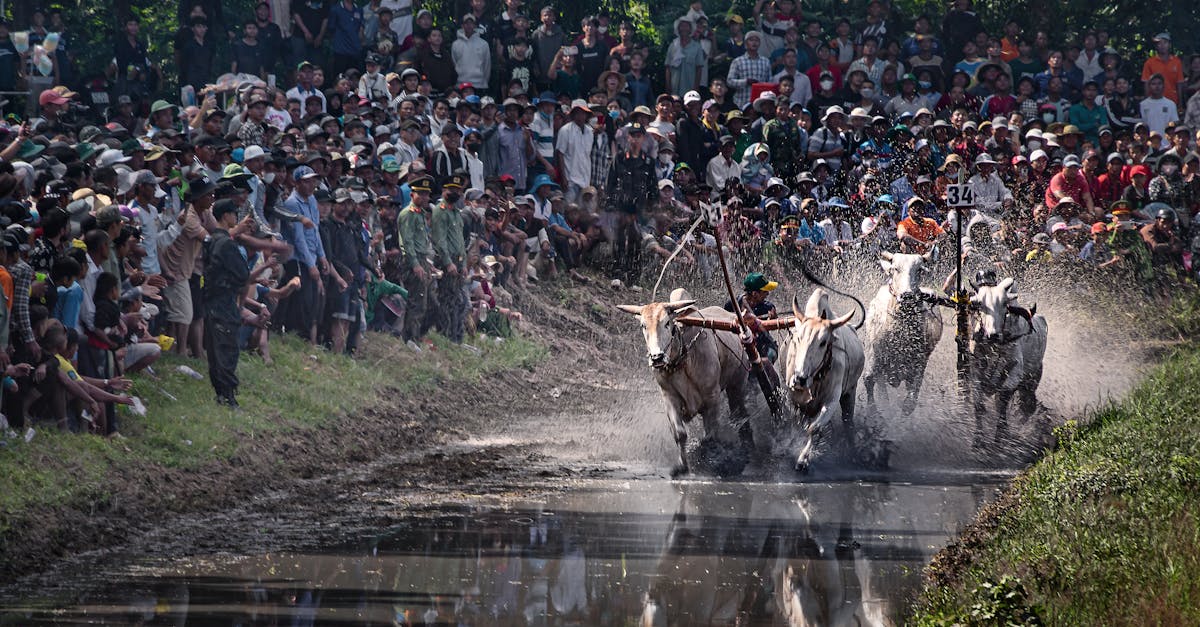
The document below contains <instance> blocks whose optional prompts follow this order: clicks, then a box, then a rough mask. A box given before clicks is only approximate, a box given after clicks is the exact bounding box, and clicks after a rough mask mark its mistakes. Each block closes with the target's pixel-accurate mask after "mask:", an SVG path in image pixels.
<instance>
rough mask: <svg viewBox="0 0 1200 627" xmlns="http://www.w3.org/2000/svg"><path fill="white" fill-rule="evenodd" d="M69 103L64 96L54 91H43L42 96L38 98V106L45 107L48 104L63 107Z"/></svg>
mask: <svg viewBox="0 0 1200 627" xmlns="http://www.w3.org/2000/svg"><path fill="white" fill-rule="evenodd" d="M67 102H68V101H67V99H66V98H64V97H63V95H62V94H60V93H58V92H57V91H54V90H53V89H46V90H43V91H42V93H41V95H39V96H38V104H39V105H41V106H43V107H44V106H46V105H48V104H56V105H63V104H67Z"/></svg>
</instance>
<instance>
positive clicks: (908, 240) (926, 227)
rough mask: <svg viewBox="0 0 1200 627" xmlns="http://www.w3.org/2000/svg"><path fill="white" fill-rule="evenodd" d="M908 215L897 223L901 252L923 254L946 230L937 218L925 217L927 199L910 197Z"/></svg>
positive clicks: (907, 205)
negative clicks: (939, 224)
mask: <svg viewBox="0 0 1200 627" xmlns="http://www.w3.org/2000/svg"><path fill="white" fill-rule="evenodd" d="M906 208H907V209H908V217H906V218H904V219H903V220H901V221H900V223H899V224H897V225H896V238H897V239H899V240H900V250H901V252H905V253H910V254H916V255H923V254H925V253H927V252H929V248H930V246H932V245H933V243H934V241H935V240H937V239H938V238H940V237H941V236H942V235H944V234H945V232H944V231H943V230H942V227H940V226H938V223H937V220H931V219H929V218H927V217H925V201H924V200H922V199H921V198H918V197H915V196H914V197H913V198H909V199H908V203H907V204H906Z"/></svg>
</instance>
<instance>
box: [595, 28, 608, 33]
mask: <svg viewBox="0 0 1200 627" xmlns="http://www.w3.org/2000/svg"><path fill="white" fill-rule="evenodd" d="M596 30H597V31H599V33H600V34H601V35H603V34H604V33H607V32H608V27H607V26H597V27H596Z"/></svg>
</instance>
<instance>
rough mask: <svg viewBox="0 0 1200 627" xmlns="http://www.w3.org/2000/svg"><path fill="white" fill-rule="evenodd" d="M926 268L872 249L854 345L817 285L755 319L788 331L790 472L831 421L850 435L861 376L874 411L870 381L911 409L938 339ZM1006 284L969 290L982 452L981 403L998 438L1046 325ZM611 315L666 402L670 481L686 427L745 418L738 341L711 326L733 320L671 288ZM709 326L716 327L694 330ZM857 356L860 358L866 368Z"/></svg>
mask: <svg viewBox="0 0 1200 627" xmlns="http://www.w3.org/2000/svg"><path fill="white" fill-rule="evenodd" d="M928 262H929V259H928V258H926V257H922V256H920V255H910V254H902V253H894V254H893V253H887V252H884V253H881V255H880V264H881V265H882V267H883V269H884V271H885V273H887V274H888V280H887V282H886V283H885V284H884V285H883V286H881V287H880V288H879V291H878V293H877V294H876V295H875V297H874V299H872V301H871V303H870V305H869V306H868V307H867V310H866V312H865V314H866V319H865V320H864V321H863V322H865V329H864V332H863V338H862V339H860V338H859V335H858V332H857V328H856V327H854V326H851V325H850V324H849V323H850V320H851V319H852V318H853V317H854V313H855V312H854V311H850V312H849V313H845V314H843V315H840V316H837V315H834V313H833V312H832V311H831V310H830V307H829V294H828V293H827V292H826V291H825V290H824V289H821V288H818V289H816V290H815V291H814V292H813V293H812V295H811V296H810V297H809V299H808V302H807V303H806V305H805V306H804V307H803V308H801V306H800V301H799V299H798V298H797V297H793V298H792V316H791V317H784V318H781V319H777V320H768V321H764V322H763V323H762V328H763V330H764V332H769V331H773V330H781V331H782V330H786V331H788V332H789V334H790V337H788V339H787V341H786V342H785V343H784V345H783V351H782V354H781V355H780V359H779V361H780V362H781V363H782V364H783V372H782V373H781V376H780V381H781V383H782V387H783V388H784V392H785V395H786V396H787V398H788V399H789V400H790V401H791V407H792V412H793V414H794V415H795V417H796V420H797V421H798V422H799V426H800V427H801V428H802V429H803V430H804V435H805V437H804V443H803V444H802V445H800V450H799V452H798V454H797V456H796V461H795V466H796V469H797V470H801V471H804V470H807V469H808V468H809V466H810V464H811V463H812V461H813V459H814V457H815V453H816V445H817V443H818V438H819V437H821V435H822V433H823V431H824V429H825V427H826V426H827V425H829V423H830V421H831V420H832V418H833V417H834V416H837V415H839V414H840V415H841V418H842V420H843V421H844V422H845V426H846V427H847V428H846V429H845V431H846V433H847V434H849V433H850V426H851V424H852V421H853V418H854V405H855V397H856V393H857V388H858V381H859V379H860V378H864V385H865V387H866V393H867V402H868V403H872V404H873V403H874V400H875V399H874V393H875V385H876V383H880V382H882V383H885V384H887V385H890V386H900V385H903V386H904V387H905V388H906V395H905V398H904V400H903V402H902V405H901V411H902V413H903V414H904V415H905V416H908V415H909V414H911V413H912V411H913V409H915V407H916V404H917V396H918V393H919V391H920V387H921V382H922V380H923V379H924V375H925V367H926V365H927V363H928V360H929V356H930V354H931V353H933V350H934V348H935V347H936V346H937V343H938V341H939V339H940V338H941V335H942V320H941V317H940V315H939V314H938V311H937V306H936V304H935V303H936V302H937V301H938V297H937V296H935V295H934V294H933V293H932V292H931V291H929V290H924V289H922V288H921V275H922V273H923V270H924V266H925V264H926V263H928ZM1013 284H1014V281H1013V279H1011V278H1007V279H1004V280H1003V281H995V280H988V281H984V282H983V283H982V284H981V283H979V282H978V281H975V282H972V288H973V294H972V295H971V296H970V310H971V318H972V321H971V344H972V346H971V352H970V359H969V363H970V387H971V392H972V396H973V398H974V411H975V418H976V429H975V445H976V446H977V447H980V446H984V445H985V444H986V439H987V438H986V435H985V424H986V421H987V407H986V403H985V401H986V399H988V398H992V399H994V401H995V413H996V416H997V424H996V430H995V434H994V435H995V439H996V441H1000V440H1002V439H1003V438H1004V437H1005V436H1006V431H1007V428H1008V427H1007V413H1008V405H1009V403H1010V401H1011V400H1012V397H1013V396H1014V395H1016V394H1019V395H1020V396H1019V405H1020V408H1021V411H1022V412H1023V413H1025V414H1026V416H1028V415H1030V414H1032V413H1033V412H1034V410H1035V409H1036V407H1037V399H1036V392H1037V388H1038V384H1039V383H1040V381H1041V377H1042V362H1043V358H1044V356H1045V352H1046V333H1047V325H1046V320H1045V318H1044V317H1043V316H1041V315H1038V314H1037V313H1036V311H1035V310H1030V309H1026V308H1024V307H1021V306H1018V305H1017V304H1016V299H1017V295H1016V293H1015V291H1014V290H1013ZM619 308H620V309H621V310H622V311H624V312H627V313H630V314H633V315H635V316H637V318H638V319H639V320H640V322H641V326H642V334H643V336H644V338H645V341H646V352H647V358H648V360H649V365H650V368H651V370H652V371H653V373H654V378H655V381H656V382H657V383H658V386H659V388H660V390H661V391H662V394H663V397H664V399H665V400H666V402H667V418H668V421H669V424H670V428H671V431H672V434H673V435H674V438H675V442H676V444H677V445H678V446H679V461H678V463H677V464H676V466H675V468H674V469H673V470H672V474H673V475H679V474H683V473H686V472H687V471H688V462H687V454H686V450H685V448H686V445H687V437H688V436H687V429H686V425H687V423H688V422H690V421H691V420H692V419H693V418H694V417H695V416H697V415H699V416H701V417H702V419H703V422H704V431H705V438H706V439H707V438H712V437H715V435H716V434H717V433H718V431H719V429H720V420H719V418H720V416H721V413H722V405H723V404H724V403H722V399H723V398H724V399H725V400H727V401H728V406H729V411H730V419H731V421H732V420H735V419H737V417H739V416H744V415H745V413H746V412H745V394H746V387H747V384H748V381H749V378H748V376H747V364H746V359H745V356H744V353H743V349H742V341H741V338H740V337H739V335H738V333H737V332H736V331H735V330H734V331H731V330H725V329H723V328H712V327H721V326H724V327H725V328H734V325H733V324H729V323H731V322H733V323H736V317H735V316H734V314H732V313H730V312H728V311H725V310H724V309H722V308H720V307H705V308H702V309H700V308H697V307H696V301H695V300H694V299H692V298H690V297H689V296H688V295H687V293H686V292H685V291H684V290H681V289H677V290H675V291H674V292H672V294H671V300H670V301H668V302H654V303H650V304H648V305H641V306H638V305H620V306H619ZM1035 309H1036V308H1035ZM713 320H715V321H722V322H724V323H725V324H723V325H721V324H711V323H709V324H707V325H706V324H705V322H704V321H713ZM706 326H707V327H709V328H706ZM859 326H860V327H861V326H862V323H860V325H859ZM864 340H865V342H864ZM864 344H865V346H864ZM866 349H869V351H870V353H869V354H870V362H871V363H870V368H869V369H867V356H868V352H867V350H866ZM864 370H866V376H865V377H863V372H864Z"/></svg>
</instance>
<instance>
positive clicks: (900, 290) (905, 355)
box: [863, 252, 942, 416]
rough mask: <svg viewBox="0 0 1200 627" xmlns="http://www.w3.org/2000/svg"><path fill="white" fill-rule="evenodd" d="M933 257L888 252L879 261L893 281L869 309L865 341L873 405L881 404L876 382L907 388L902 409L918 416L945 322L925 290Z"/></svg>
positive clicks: (869, 395) (866, 383)
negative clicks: (877, 399)
mask: <svg viewBox="0 0 1200 627" xmlns="http://www.w3.org/2000/svg"><path fill="white" fill-rule="evenodd" d="M928 261H929V257H928V256H922V255H909V254H905V253H889V252H882V253H880V254H879V263H880V265H881V266H883V270H884V272H887V273H888V277H889V279H888V283H887V284H886V285H883V286H881V287H880V288H879V291H878V292H877V293H876V294H875V298H874V299H872V300H871V304H870V305H869V306H867V322H866V326H865V328H864V329H863V339H864V342H865V344H866V346H867V350H868V352H869V353H870V363H871V367H870V368H869V369H868V370H867V374H866V377H865V378H864V379H863V385H864V386H865V387H866V389H867V403H868V404H870V405H874V403H875V383H876V381H877V380H879V381H881V382H882V383H884V384H885V385H890V386H900V385H903V386H905V388H906V389H907V392H906V395H905V397H904V402H903V403H902V404H901V411H902V412H903V414H904V415H905V416H908V415H909V414H912V412H913V409H915V408H916V406H917V396H918V394H920V392H921V382H922V381H923V380H924V378H925V367H926V365H928V363H929V356H930V355H931V354H932V353H933V349H935V348H937V343H938V340H940V339H941V337H942V318H941V316H940V315H938V312H937V308H936V306H934V305H933V304H932V302H933V298H934V295H933V293H932V292H929V291H926V290H923V289H921V275H922V274H923V273H924V269H925V264H926V263H927V262H928Z"/></svg>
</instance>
